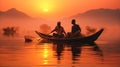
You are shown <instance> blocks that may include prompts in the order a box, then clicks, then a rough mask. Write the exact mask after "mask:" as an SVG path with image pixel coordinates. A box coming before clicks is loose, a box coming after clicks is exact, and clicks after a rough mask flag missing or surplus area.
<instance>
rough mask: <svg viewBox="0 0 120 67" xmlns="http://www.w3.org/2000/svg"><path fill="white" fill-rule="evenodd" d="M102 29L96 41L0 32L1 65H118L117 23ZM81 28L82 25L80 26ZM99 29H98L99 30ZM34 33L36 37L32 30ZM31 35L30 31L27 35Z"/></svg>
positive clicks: (4, 66) (55, 66) (20, 66)
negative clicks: (51, 39) (46, 39)
mask: <svg viewBox="0 0 120 67" xmlns="http://www.w3.org/2000/svg"><path fill="white" fill-rule="evenodd" d="M102 26H104V28H105V30H104V32H103V33H102V35H101V36H100V37H99V39H98V40H97V41H96V42H95V43H96V44H92V45H90V44H78V45H77V44H76V43H73V44H72V45H70V44H62V43H59V44H53V43H40V42H39V41H38V40H37V39H35V40H34V41H33V42H31V43H25V42H24V35H25V34H28V33H24V34H19V35H15V36H9V37H8V36H5V35H3V34H2V32H1V34H0V66H1V67H73V66H74V67H80V66H82V67H101V66H103V67H119V66H120V64H119V60H120V53H119V51H120V49H119V46H120V44H119V40H120V37H119V34H120V32H119V28H120V26H119V25H110V24H109V25H102ZM82 29H84V27H83V28H82ZM99 29H100V28H98V29H97V30H99ZM32 33H33V35H32V36H35V37H36V38H37V37H38V36H37V35H36V34H35V33H34V31H32ZM29 35H31V34H29Z"/></svg>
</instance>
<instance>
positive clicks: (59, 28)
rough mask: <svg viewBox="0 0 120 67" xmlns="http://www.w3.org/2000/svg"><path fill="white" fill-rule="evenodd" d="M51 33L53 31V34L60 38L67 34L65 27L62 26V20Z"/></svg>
mask: <svg viewBox="0 0 120 67" xmlns="http://www.w3.org/2000/svg"><path fill="white" fill-rule="evenodd" d="M53 32H56V33H53ZM51 33H53V36H55V37H59V38H61V37H64V35H66V32H65V30H64V28H63V27H62V26H61V22H58V23H57V26H56V27H55V29H53V30H52V31H51Z"/></svg>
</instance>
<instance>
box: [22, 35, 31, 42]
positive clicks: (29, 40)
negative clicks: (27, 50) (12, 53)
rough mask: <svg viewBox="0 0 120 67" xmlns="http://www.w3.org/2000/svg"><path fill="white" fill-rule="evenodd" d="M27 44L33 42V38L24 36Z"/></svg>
mask: <svg viewBox="0 0 120 67" xmlns="http://www.w3.org/2000/svg"><path fill="white" fill-rule="evenodd" d="M24 39H25V42H32V41H33V39H32V37H31V36H24Z"/></svg>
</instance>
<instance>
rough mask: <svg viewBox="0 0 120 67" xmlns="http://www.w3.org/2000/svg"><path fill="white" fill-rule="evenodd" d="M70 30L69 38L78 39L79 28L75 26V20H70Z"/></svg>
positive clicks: (79, 34)
mask: <svg viewBox="0 0 120 67" xmlns="http://www.w3.org/2000/svg"><path fill="white" fill-rule="evenodd" d="M72 25H73V26H72V29H71V34H69V35H70V37H78V36H79V37H80V36H81V28H80V26H79V25H78V24H76V21H75V19H73V20H72Z"/></svg>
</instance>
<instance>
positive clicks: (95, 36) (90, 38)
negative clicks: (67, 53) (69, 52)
mask: <svg viewBox="0 0 120 67" xmlns="http://www.w3.org/2000/svg"><path fill="white" fill-rule="evenodd" d="M103 30H104V29H100V30H99V31H98V32H96V33H94V34H92V35H90V36H87V37H82V38H81V37H76V38H55V37H53V36H51V35H46V34H43V33H40V32H38V31H35V32H36V33H37V34H38V35H39V36H40V37H41V38H43V39H46V40H49V41H52V42H83V43H84V42H85V43H88V42H94V41H96V40H97V39H98V37H99V36H100V35H101V33H102V32H103Z"/></svg>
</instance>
